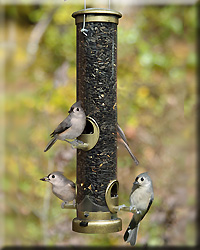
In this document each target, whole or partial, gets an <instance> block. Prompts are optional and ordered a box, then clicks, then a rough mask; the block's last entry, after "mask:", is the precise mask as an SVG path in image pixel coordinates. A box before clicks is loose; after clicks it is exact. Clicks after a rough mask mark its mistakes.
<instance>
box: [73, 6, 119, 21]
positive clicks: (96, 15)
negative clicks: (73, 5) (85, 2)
mask: <svg viewBox="0 0 200 250" xmlns="http://www.w3.org/2000/svg"><path fill="white" fill-rule="evenodd" d="M84 14H85V22H109V23H117V24H118V19H119V18H120V17H122V14H121V13H120V12H119V11H115V10H110V9H101V8H88V9H83V10H79V11H76V12H74V13H73V14H72V17H74V18H75V19H76V20H75V21H76V24H78V23H82V22H83V17H84Z"/></svg>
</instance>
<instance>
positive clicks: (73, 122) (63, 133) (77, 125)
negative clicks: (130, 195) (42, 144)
mask: <svg viewBox="0 0 200 250" xmlns="http://www.w3.org/2000/svg"><path fill="white" fill-rule="evenodd" d="M68 113H69V115H68V116H67V118H65V119H64V120H63V121H62V122H61V123H60V124H59V125H58V127H57V128H56V129H55V130H54V131H53V132H52V133H51V134H50V136H51V137H52V139H51V141H50V142H49V143H48V145H47V146H46V148H45V150H44V152H46V151H47V150H49V149H50V148H51V147H52V146H53V145H54V143H55V142H56V141H57V140H61V141H66V142H69V143H71V144H72V145H77V144H79V143H83V142H81V141H79V140H77V139H75V138H76V137H78V136H79V135H81V134H82V132H83V130H84V128H85V125H86V116H85V112H84V110H83V109H82V107H81V101H78V102H76V103H74V104H73V105H72V106H71V108H70V110H69V111H68ZM67 139H74V141H72V142H70V141H68V140H67Z"/></svg>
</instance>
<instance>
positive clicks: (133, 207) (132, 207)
mask: <svg viewBox="0 0 200 250" xmlns="http://www.w3.org/2000/svg"><path fill="white" fill-rule="evenodd" d="M132 209H134V210H135V211H134V212H135V213H137V211H138V210H137V209H136V207H135V206H130V212H132V211H131V210H132Z"/></svg>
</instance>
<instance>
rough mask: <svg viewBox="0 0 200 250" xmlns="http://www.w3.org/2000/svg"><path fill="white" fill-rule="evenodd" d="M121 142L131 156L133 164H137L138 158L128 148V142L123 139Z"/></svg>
mask: <svg viewBox="0 0 200 250" xmlns="http://www.w3.org/2000/svg"><path fill="white" fill-rule="evenodd" d="M123 143H124V146H125V147H126V149H127V150H128V152H129V154H130V156H131V157H132V159H133V160H134V162H135V164H136V165H138V164H139V161H138V159H137V158H136V157H135V155H134V154H133V153H132V151H131V149H130V148H129V146H128V144H127V143H126V142H125V141H123Z"/></svg>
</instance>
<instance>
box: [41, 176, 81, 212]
mask: <svg viewBox="0 0 200 250" xmlns="http://www.w3.org/2000/svg"><path fill="white" fill-rule="evenodd" d="M40 180H41V181H48V182H50V183H51V184H52V192H53V193H54V194H55V196H57V197H58V198H59V199H61V200H63V201H64V202H63V203H62V205H61V207H62V208H64V205H65V204H68V203H69V202H70V201H73V204H74V206H75V198H76V191H75V187H76V185H75V183H74V182H73V181H71V180H69V179H67V178H66V177H65V176H64V175H63V172H60V171H55V172H52V173H50V174H49V175H47V176H45V177H43V178H41V179H40Z"/></svg>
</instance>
